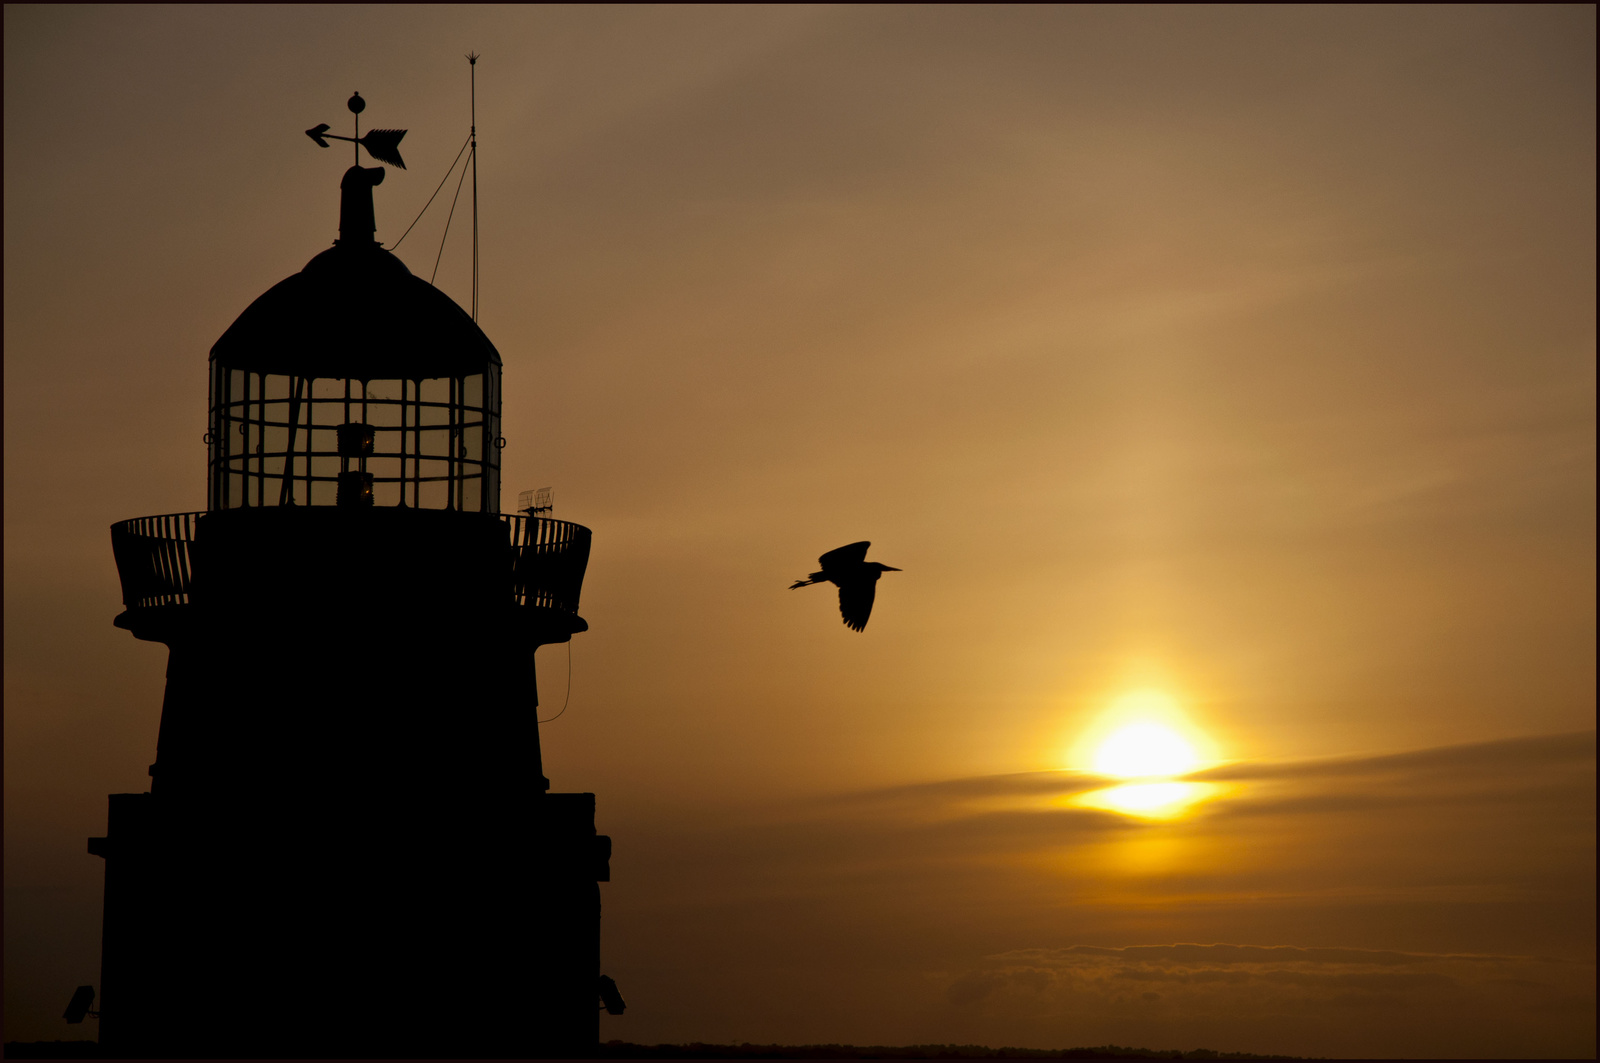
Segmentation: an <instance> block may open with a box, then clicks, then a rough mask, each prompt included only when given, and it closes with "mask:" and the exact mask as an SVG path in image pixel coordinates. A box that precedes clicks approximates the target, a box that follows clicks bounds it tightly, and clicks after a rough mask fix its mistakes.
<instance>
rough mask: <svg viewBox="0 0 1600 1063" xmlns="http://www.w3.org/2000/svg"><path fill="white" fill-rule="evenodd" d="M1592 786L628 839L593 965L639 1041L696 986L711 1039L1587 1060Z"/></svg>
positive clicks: (1504, 766) (1403, 762)
mask: <svg viewBox="0 0 1600 1063" xmlns="http://www.w3.org/2000/svg"><path fill="white" fill-rule="evenodd" d="M1594 772H1595V735H1594V733H1593V732H1585V733H1581V734H1569V735H1553V736H1541V737H1535V738H1526V739H1516V740H1511V741H1501V742H1490V743H1481V744H1475V745H1467V746H1455V747H1447V748H1440V749H1430V750H1422V751H1417V752H1411V753H1403V754H1395V755H1385V756H1373V757H1349V758H1337V759H1320V760H1301V761H1289V762H1279V763H1270V762H1253V763H1240V764H1232V765H1226V766H1222V767H1219V768H1215V769H1211V770H1209V771H1207V772H1204V773H1200V774H1198V775H1196V776H1194V777H1193V778H1195V779H1203V780H1205V781H1208V782H1213V783H1217V784H1224V783H1225V784H1227V786H1226V787H1224V788H1221V789H1219V791H1218V792H1219V794H1220V796H1217V797H1215V798H1214V799H1213V800H1211V801H1208V802H1205V803H1203V804H1202V805H1200V806H1198V808H1197V809H1196V811H1195V813H1194V814H1193V815H1192V816H1189V817H1186V818H1184V819H1181V820H1176V821H1171V822H1152V821H1141V820H1136V819H1131V818H1128V817H1124V816H1121V815H1118V814H1115V813H1110V812H1103V811H1099V810H1095V809H1089V808H1080V807H1071V806H1065V807H1064V806H1063V805H1062V804H1061V803H1060V802H1061V801H1063V800H1064V799H1070V798H1071V797H1072V796H1073V795H1074V794H1079V793H1082V792H1084V791H1086V790H1089V789H1093V788H1096V787H1098V786H1101V785H1103V784H1104V780H1101V779H1098V778H1095V777H1093V776H1087V775H1082V774H1075V773H1064V772H1063V773H1051V772H1046V773H1022V774H1012V775H1001V776H990V777H984V778H971V779H958V780H949V781H941V782H932V783H928V784H924V785H918V786H907V787H897V788H894V789H890V790H880V791H873V792H868V793H860V794H854V795H849V796H846V797H842V798H836V799H833V800H831V801H828V802H822V803H817V804H814V805H811V806H808V807H806V808H804V809H801V808H791V809H789V810H788V812H787V813H786V814H785V815H781V816H780V815H778V814H777V813H776V811H775V810H772V809H763V810H751V812H750V814H749V819H748V820H747V821H745V822H748V824H749V825H744V823H741V822H726V823H723V824H721V825H716V826H710V827H706V828H704V829H702V830H699V831H696V832H686V831H683V830H682V829H681V828H680V829H675V830H674V829H668V828H665V827H660V828H659V829H658V828H657V827H654V826H651V827H647V826H646V825H645V824H642V823H641V824H639V825H638V829H637V834H635V835H634V837H633V840H631V841H630V845H629V847H628V848H627V849H626V850H623V849H619V854H622V855H619V858H618V876H617V879H616V881H614V882H613V884H612V887H611V888H612V901H611V904H610V905H609V907H608V916H607V919H608V934H609V935H610V936H609V937H608V939H607V951H608V956H610V957H615V958H616V960H615V963H613V964H612V966H614V967H616V968H618V969H619V971H620V976H621V977H625V978H626V979H627V980H628V981H629V984H631V985H632V986H633V987H634V995H636V996H638V997H639V998H640V999H641V1000H649V1001H652V1003H651V1004H648V1005H646V1007H647V1008H649V1009H650V1011H649V1012H648V1013H644V1014H641V1021H640V1023H639V1026H640V1028H646V1027H648V1032H647V1033H639V1034H637V1035H635V1039H645V1040H649V1039H659V1040H674V1039H678V1040H682V1039H688V1038H693V1037H701V1038H703V1037H704V1029H703V1027H702V1028H697V1029H696V1030H693V1031H691V1030H688V1029H687V1028H685V1029H683V1030H679V1029H677V1028H676V1027H675V1026H674V1024H673V1021H672V1020H671V1019H670V1016H671V1015H673V1014H675V1013H677V1012H678V1011H679V1009H678V1008H677V1007H676V1006H675V1000H676V999H677V998H678V997H680V996H681V997H684V998H688V997H689V996H695V997H700V998H702V999H707V998H709V999H714V1000H716V1001H718V1002H719V1003H718V1004H717V1005H716V1006H714V1008H713V1010H714V1011H715V1012H716V1015H715V1018H714V1022H715V1025H716V1034H715V1037H716V1039H718V1040H739V1039H743V1038H745V1037H746V1036H747V1035H748V1036H752V1037H753V1036H756V1035H757V1034H760V1036H762V1037H763V1038H764V1039H766V1040H772V1039H774V1037H776V1038H777V1039H779V1040H783V1041H788V1042H791V1043H815V1042H818V1041H832V1042H840V1041H843V1042H855V1043H880V1044H881V1043H902V1044H907V1043H939V1042H943V1043H951V1042H960V1043H983V1044H990V1045H1001V1044H1007V1045H1021V1046H1029V1047H1041V1048H1042V1047H1065V1046H1070V1045H1081V1044H1104V1043H1118V1044H1129V1043H1133V1044H1142V1045H1148V1046H1151V1047H1164V1048H1184V1049H1191V1048H1195V1047H1200V1046H1204V1047H1210V1048H1215V1049H1224V1050H1238V1051H1254V1052H1283V1053H1290V1054H1297V1055H1323V1056H1385V1055H1389V1056H1412V1057H1429V1056H1432V1057H1473V1056H1476V1057H1539V1056H1546V1057H1549V1056H1556V1057H1565V1056H1584V1055H1592V1054H1593V1052H1594V1047H1595V1042H1594V999H1595V997H1594V945H1593V942H1594V917H1593V909H1594V882H1595V879H1594V854H1593V840H1594V785H1595V773H1594ZM613 829H614V830H616V831H617V832H619V833H620V832H621V831H622V830H625V829H626V828H624V827H614V828H613ZM630 833H632V832H630ZM646 881H648V882H649V883H650V884H651V889H650V893H649V895H648V896H646V894H645V893H644V891H643V887H642V886H641V888H640V891H639V892H637V893H636V892H634V890H633V888H632V886H631V885H630V883H632V882H640V883H643V882H646ZM630 999H631V998H630ZM864 1000H873V1001H877V1002H878V1006H876V1007H872V1008H863V1007H862V1002H863V1001H864ZM641 1010H642V1009H641ZM630 1014H632V1012H630Z"/></svg>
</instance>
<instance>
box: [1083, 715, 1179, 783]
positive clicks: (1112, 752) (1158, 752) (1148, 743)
mask: <svg viewBox="0 0 1600 1063" xmlns="http://www.w3.org/2000/svg"><path fill="white" fill-rule="evenodd" d="M1199 765H1200V758H1199V757H1197V756H1196V755H1195V752H1194V747H1193V746H1191V745H1190V744H1189V742H1188V741H1187V740H1186V739H1185V738H1184V737H1183V735H1181V734H1179V733H1178V732H1177V731H1174V730H1173V729H1172V728H1170V727H1168V726H1166V725H1165V724H1160V723H1153V722H1141V723H1130V724H1125V725H1123V726H1122V727H1120V728H1118V729H1117V730H1116V731H1113V732H1112V734H1111V737H1109V738H1107V739H1106V740H1105V741H1104V742H1102V743H1100V748H1099V749H1097V750H1095V754H1094V770H1095V771H1097V772H1099V773H1100V774H1102V775H1118V776H1121V777H1122V778H1124V779H1139V778H1145V777H1148V776H1152V775H1161V776H1170V775H1183V774H1184V773H1186V772H1191V771H1194V770H1195V768H1197V767H1199Z"/></svg>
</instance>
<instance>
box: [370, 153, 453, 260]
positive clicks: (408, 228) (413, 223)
mask: <svg viewBox="0 0 1600 1063" xmlns="http://www.w3.org/2000/svg"><path fill="white" fill-rule="evenodd" d="M470 143H472V138H471V137H470V136H469V137H467V139H466V140H464V141H462V142H461V150H460V151H458V152H456V159H455V162H452V163H451V164H450V168H449V169H448V170H446V171H445V172H444V177H442V178H440V180H439V188H443V187H444V183H445V182H446V181H448V180H450V175H451V174H453V173H455V172H456V162H460V161H461V156H463V155H465V154H466V152H467V145H468V144H470ZM439 188H435V189H434V190H433V195H431V196H429V197H428V201H427V202H426V203H424V204H423V205H422V209H421V210H419V211H417V216H416V217H415V218H412V219H411V224H410V225H407V226H406V231H405V232H403V233H401V234H400V239H399V240H396V241H395V242H394V247H391V248H389V250H390V251H393V250H394V248H395V247H399V246H400V243H401V241H402V240H404V239H405V238H406V237H407V236H410V235H411V230H412V229H415V228H416V227H417V222H419V221H421V220H422V216H423V215H424V214H426V213H427V211H428V208H429V207H431V206H433V201H434V199H435V197H437V196H438V195H439Z"/></svg>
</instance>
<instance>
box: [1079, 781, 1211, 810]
mask: <svg viewBox="0 0 1600 1063" xmlns="http://www.w3.org/2000/svg"><path fill="white" fill-rule="evenodd" d="M1217 789H1218V788H1217V786H1216V785H1215V784H1214V783H1202V782H1139V783H1129V784H1127V785H1125V786H1112V787H1108V788H1106V789H1104V790H1093V791H1091V792H1089V793H1086V794H1080V795H1078V797H1077V799H1076V801H1075V802H1074V803H1075V804H1078V805H1082V806H1084V807H1085V808H1104V809H1109V810H1110V811H1112V812H1121V813H1122V814H1123V815H1125V816H1139V817H1141V818H1143V819H1172V818H1174V817H1176V816H1180V815H1182V814H1183V813H1184V812H1185V811H1186V810H1187V809H1188V808H1189V806H1190V805H1193V804H1194V803H1196V802H1197V801H1203V800H1205V799H1206V798H1208V797H1211V796H1213V794H1214V792H1215V791H1216V790H1217Z"/></svg>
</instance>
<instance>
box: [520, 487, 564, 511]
mask: <svg viewBox="0 0 1600 1063" xmlns="http://www.w3.org/2000/svg"><path fill="white" fill-rule="evenodd" d="M555 508H556V507H555V504H554V503H553V502H552V501H551V492H550V488H548V487H541V488H538V489H537V490H534V491H524V492H522V493H521V494H520V495H518V496H517V512H518V513H526V514H527V515H528V516H530V517H548V516H549V515H550V514H551V512H552V511H554V510H555Z"/></svg>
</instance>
